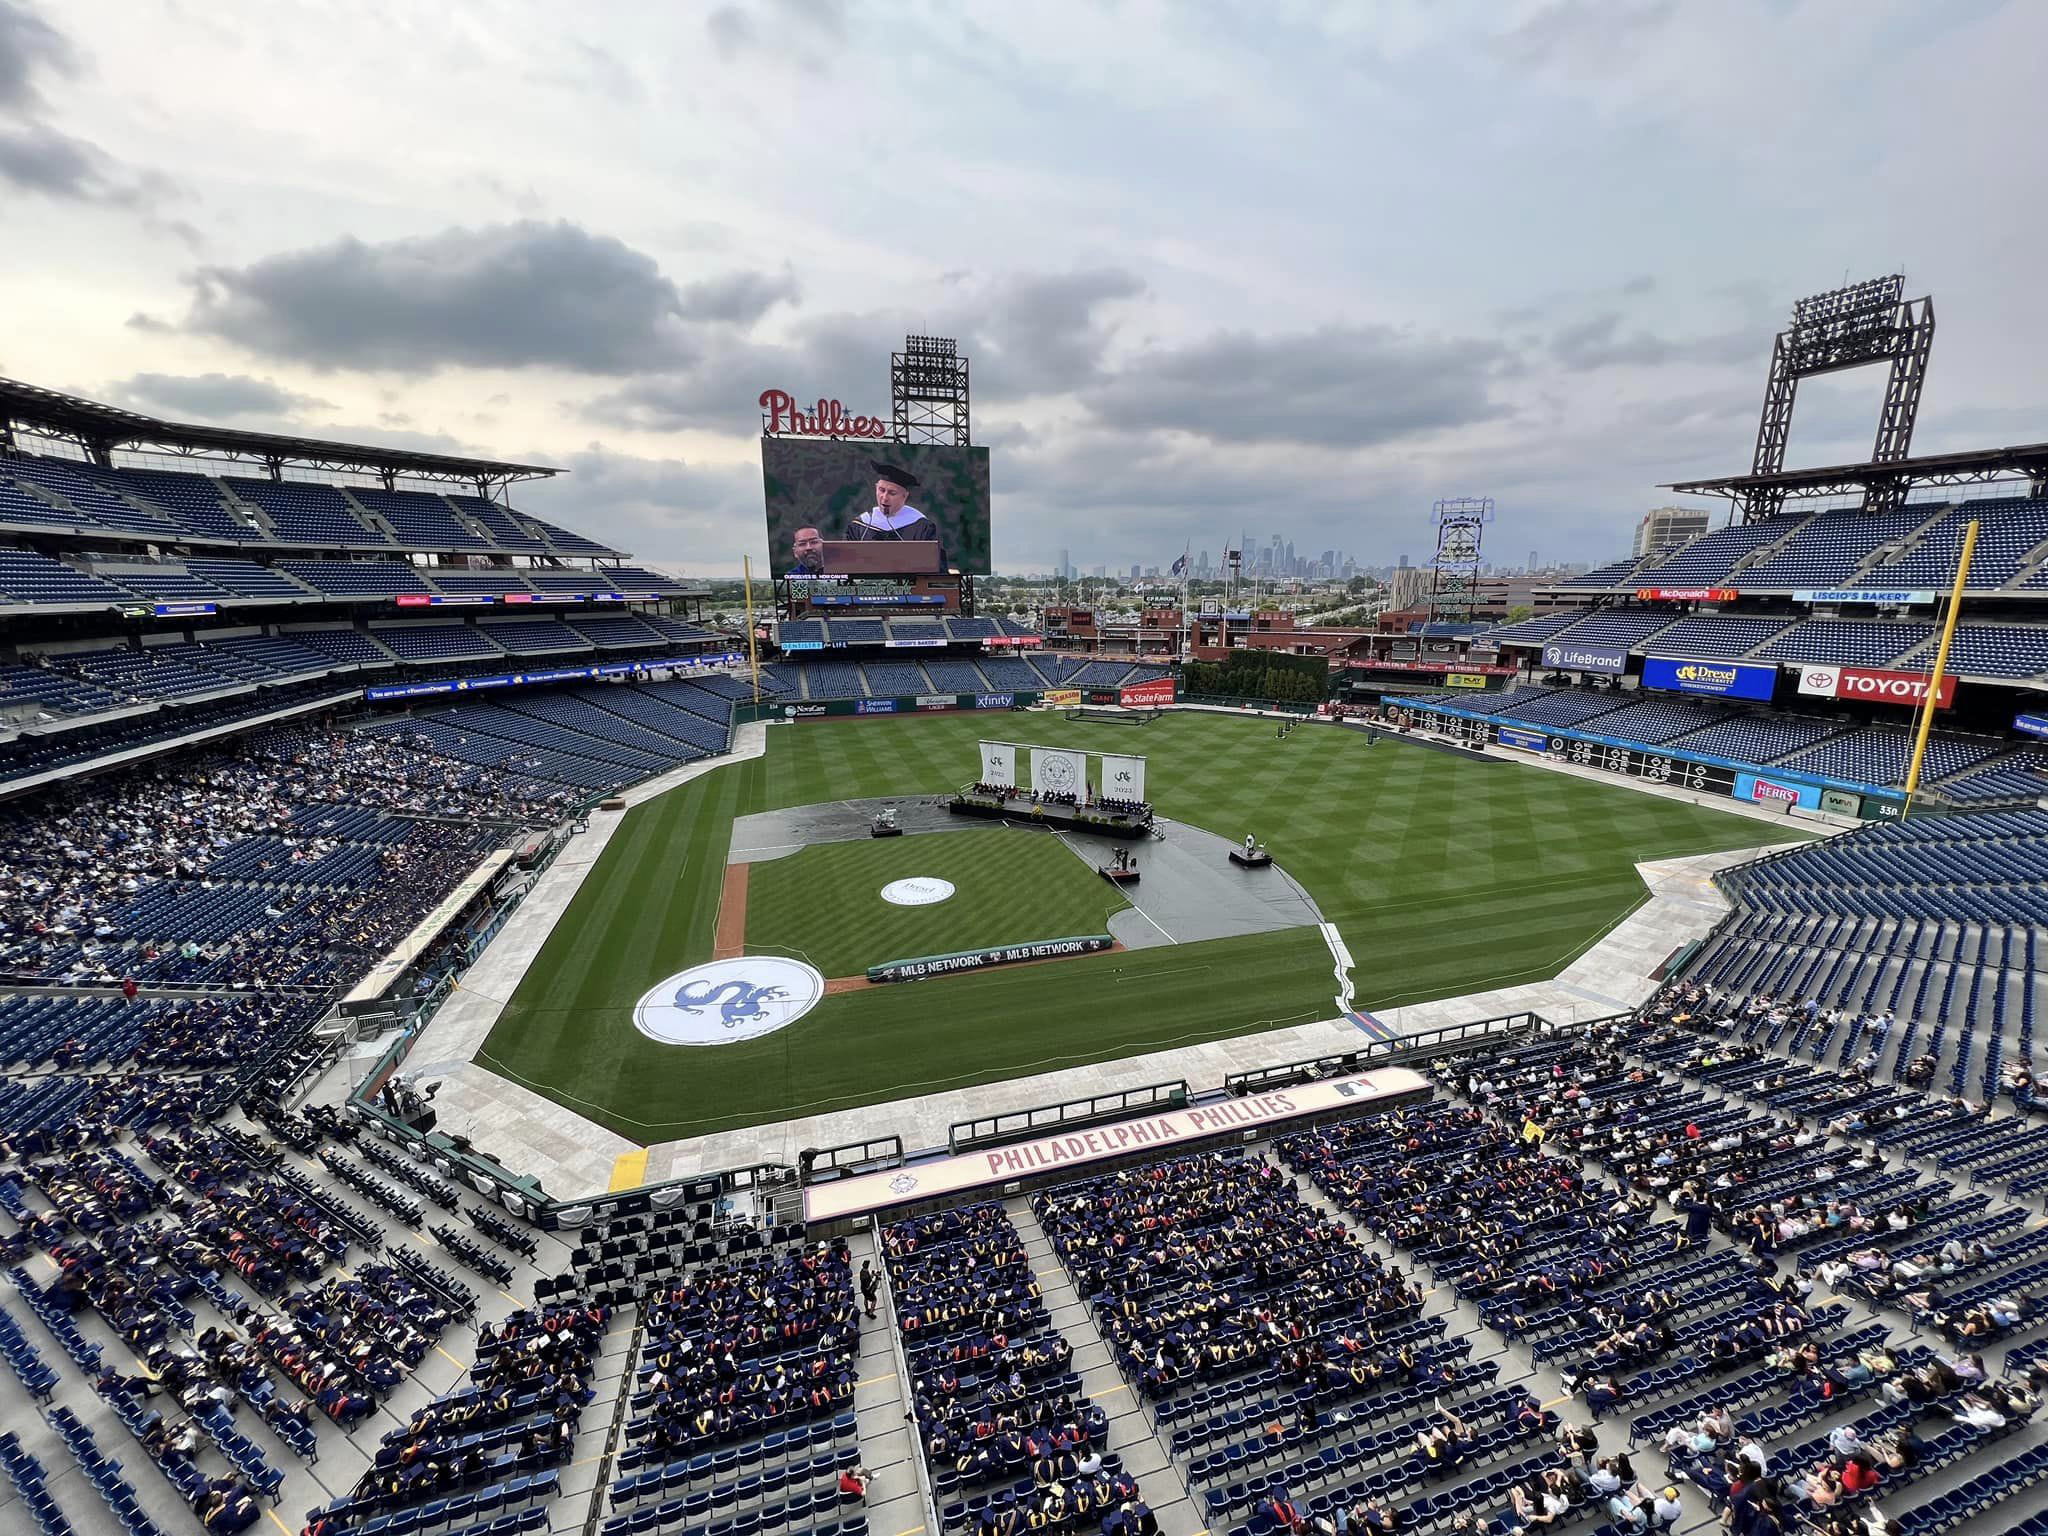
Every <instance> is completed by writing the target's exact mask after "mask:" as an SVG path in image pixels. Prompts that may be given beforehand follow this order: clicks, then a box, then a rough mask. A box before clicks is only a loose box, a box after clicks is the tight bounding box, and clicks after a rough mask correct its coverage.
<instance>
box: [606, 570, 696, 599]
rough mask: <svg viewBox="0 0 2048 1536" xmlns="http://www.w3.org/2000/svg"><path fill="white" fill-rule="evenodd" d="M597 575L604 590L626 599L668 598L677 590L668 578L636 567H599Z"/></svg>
mask: <svg viewBox="0 0 2048 1536" xmlns="http://www.w3.org/2000/svg"><path fill="white" fill-rule="evenodd" d="M597 574H598V576H599V578H600V579H601V580H602V581H603V582H604V583H605V584H606V585H605V588H604V590H606V591H608V592H623V593H625V594H626V596H628V597H669V596H672V595H673V594H674V593H675V592H677V591H678V590H679V588H678V587H677V585H676V583H675V582H673V581H671V580H669V578H668V577H666V576H658V575H656V574H655V573H654V572H653V571H650V570H645V569H643V568H642V567H640V566H637V565H601V566H599V567H598V568H597Z"/></svg>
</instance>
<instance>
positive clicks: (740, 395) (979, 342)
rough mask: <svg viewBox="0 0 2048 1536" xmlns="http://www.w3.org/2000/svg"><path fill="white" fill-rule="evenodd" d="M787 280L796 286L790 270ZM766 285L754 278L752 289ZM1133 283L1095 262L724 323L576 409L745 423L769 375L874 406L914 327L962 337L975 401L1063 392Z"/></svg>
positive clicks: (622, 419) (669, 423)
mask: <svg viewBox="0 0 2048 1536" xmlns="http://www.w3.org/2000/svg"><path fill="white" fill-rule="evenodd" d="M789 290H790V292H791V293H792V294H793V293H794V290H795V280H794V279H793V278H791V279H790V280H789ZM768 291H769V290H767V289H765V288H761V289H755V290H752V291H751V294H750V296H751V297H756V298H759V297H764V296H766V295H767V293H768ZM1143 291H1144V284H1143V283H1142V282H1141V281H1140V280H1139V279H1138V278H1137V277H1136V276H1135V275H1133V274H1132V273H1129V272H1126V271H1123V270H1122V269H1120V268H1115V267H1102V268H1091V269H1088V270H1085V271H1079V272H1060V273H1030V274H1023V275H1020V276H1017V277H1013V278H1007V279H1004V280H1002V281H1000V282H995V283H988V284H981V285H974V286H969V285H965V284H961V285H956V291H955V292H953V293H951V294H950V295H949V297H948V299H947V302H946V303H945V304H943V305H940V306H935V308H934V309H932V310H927V311H923V312H920V313H916V314H913V313H911V312H909V311H904V310H877V311H871V312H868V313H864V314H843V313H834V314H821V315H813V316H809V317H807V318H805V319H804V320H802V321H800V322H799V323H797V324H796V325H794V326H793V327H791V329H790V332H789V339H788V340H787V341H785V342H779V343H762V342H755V341H750V340H747V339H745V338H744V337H741V336H736V335H730V334H728V335H724V336H720V337H715V338H709V339H707V340H706V341H705V342H704V343H703V346H702V349H701V350H700V352H699V353H698V354H697V356H696V357H694V358H693V359H692V360H691V365H690V366H689V367H687V368H682V369H673V370H669V371H667V372H664V373H659V374H654V375H650V376H648V377H645V378H639V379H635V380H632V381H631V382H629V383H626V384H624V385H622V386H620V387H619V388H618V389H616V390H612V391H610V392H608V393H606V394H604V395H602V396H600V397H599V398H598V399H596V400H594V401H592V402H591V403H590V404H589V405H588V406H587V407H586V408H585V414H586V415H587V416H589V418H590V419H591V420H593V421H598V422H603V423H605V424H607V425H611V426H620V427H630V428H633V429H636V430H640V431H672V430H677V429H681V428H693V429H699V430H702V429H706V428H710V429H721V430H726V431H733V432H743V431H746V430H748V429H749V428H750V427H751V426H752V424H753V422H754V420H755V418H756V415H757V407H756V405H755V399H756V395H757V393H758V392H759V391H760V390H762V389H765V388H767V387H769V386H771V385H774V386H777V387H780V388H784V389H788V390H792V391H794V392H796V393H797V394H799V395H801V396H802V397H803V398H804V399H806V400H814V399H820V398H832V399H840V400H844V401H845V402H846V403H847V405H848V406H849V407H850V408H851V409H854V410H856V411H858V410H861V409H863V408H864V407H872V408H873V409H875V410H881V409H882V408H883V407H884V405H885V403H886V401H887V399H888V389H889V377H888V372H887V368H888V358H889V354H890V353H891V352H893V351H896V350H898V349H900V348H901V347H902V345H903V338H904V337H905V336H907V335H910V334H912V333H921V334H928V335H929V334H937V335H945V336H952V337H954V338H956V339H957V340H958V341H959V342H960V346H961V350H962V351H963V352H965V353H966V354H967V355H968V357H969V358H970V360H971V362H972V365H973V370H974V373H973V384H974V398H975V400H976V401H977V402H990V403H996V402H1009V401H1016V400H1021V399H1027V398H1032V397H1036V396H1043V395H1057V394H1065V393H1068V392H1071V391H1073V390H1075V389H1079V388H1081V387H1083V386H1085V385H1087V384H1090V383H1091V382H1094V381H1096V380H1098V379H1099V378H1100V377H1101V376H1102V369H1103V359H1104V356H1105V354H1106V352H1107V349H1108V346H1109V342H1110V338H1111V330H1110V328H1109V325H1108V323H1107V322H1106V321H1105V319H1104V318H1103V315H1102V310H1103V308H1104V306H1106V305H1109V304H1112V303H1114V302H1116V301H1118V300H1121V299H1130V298H1135V297H1137V296H1138V295H1139V294H1141V293H1142V292H1143Z"/></svg>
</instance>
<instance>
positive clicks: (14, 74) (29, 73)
mask: <svg viewBox="0 0 2048 1536" xmlns="http://www.w3.org/2000/svg"><path fill="white" fill-rule="evenodd" d="M77 70H78V57H77V55H76V54H75V53H74V52H73V51H72V48H71V44H70V42H69V41H67V40H66V38H65V37H64V35H63V34H62V33H61V32H59V31H58V30H57V29H56V28H55V27H52V26H51V25H50V24H49V23H48V22H46V21H44V20H43V19H42V17H40V16H38V15H37V14H36V13H35V12H34V11H32V10H30V9H29V8H28V6H27V5H25V4H22V3H20V0H0V112H27V111H30V110H32V109H33V108H35V107H36V106H38V105H40V102H41V95H40V93H39V92H38V90H37V88H36V76H37V75H38V74H42V73H46V72H47V73H50V74H58V75H71V74H75V73H77Z"/></svg>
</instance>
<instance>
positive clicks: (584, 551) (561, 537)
mask: <svg viewBox="0 0 2048 1536" xmlns="http://www.w3.org/2000/svg"><path fill="white" fill-rule="evenodd" d="M520 520H521V521H522V522H524V523H525V524H526V526H527V527H529V528H531V529H533V531H534V532H535V533H537V534H539V535H540V537H541V538H542V539H544V540H545V541H546V542H547V545H548V547H549V548H550V549H553V550H558V551H560V552H561V553H563V554H565V555H596V556H605V555H610V556H613V557H616V556H617V555H618V553H619V552H618V551H617V550H615V549H613V548H612V547H611V546H610V545H607V544H600V543H598V542H597V540H595V539H587V538H585V537H584V536H583V535H582V534H580V533H575V532H572V531H571V530H569V529H567V528H558V527H556V526H555V525H554V524H553V523H550V522H547V521H545V520H544V519H542V518H538V517H535V516H533V515H532V514H531V513H528V512H522V513H521V514H520ZM593 590H595V591H611V590H613V589H612V588H609V587H598V588H593Z"/></svg>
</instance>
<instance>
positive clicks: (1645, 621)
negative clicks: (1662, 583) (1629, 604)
mask: <svg viewBox="0 0 2048 1536" xmlns="http://www.w3.org/2000/svg"><path fill="white" fill-rule="evenodd" d="M1676 617H1677V615H1676V614H1674V613H1673V612H1671V610H1670V609H1668V608H1600V609H1596V610H1595V611H1594V612H1592V613H1589V614H1587V615H1586V616H1585V617H1584V618H1582V619H1580V620H1579V622H1578V623H1576V624H1574V625H1572V626H1571V627H1570V628H1569V629H1563V630H1559V631H1558V632H1557V633H1556V635H1555V636H1553V638H1554V639H1557V640H1559V641H1570V642H1571V643H1572V644H1574V645H1604V646H1617V647H1619V648H1621V649H1623V650H1627V649H1628V648H1629V647H1631V646H1636V645H1641V644H1642V643H1643V642H1644V641H1646V640H1648V639H1649V638H1650V637H1651V636H1652V635H1654V634H1656V633H1657V631H1658V630H1660V629H1663V628H1665V627H1666V626H1667V625H1669V624H1670V623H1671V622H1672V620H1673V619H1675V618H1676Z"/></svg>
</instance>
